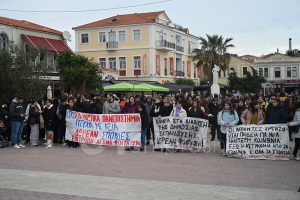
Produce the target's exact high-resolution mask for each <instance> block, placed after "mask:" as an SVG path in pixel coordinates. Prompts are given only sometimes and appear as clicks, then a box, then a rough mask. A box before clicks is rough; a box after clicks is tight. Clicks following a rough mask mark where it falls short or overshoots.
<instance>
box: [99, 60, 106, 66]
mask: <svg viewBox="0 0 300 200" xmlns="http://www.w3.org/2000/svg"><path fill="white" fill-rule="evenodd" d="M99 64H100V65H101V66H102V67H104V68H106V58H99Z"/></svg>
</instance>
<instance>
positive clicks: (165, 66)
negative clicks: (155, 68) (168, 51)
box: [164, 58, 168, 76]
mask: <svg viewBox="0 0 300 200" xmlns="http://www.w3.org/2000/svg"><path fill="white" fill-rule="evenodd" d="M167 62H168V58H164V72H165V76H167V75H168V64H167Z"/></svg>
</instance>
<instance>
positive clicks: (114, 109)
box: [103, 93, 121, 114]
mask: <svg viewBox="0 0 300 200" xmlns="http://www.w3.org/2000/svg"><path fill="white" fill-rule="evenodd" d="M106 98H107V101H106V102H105V103H104V105H103V114H119V113H121V109H120V105H119V103H118V102H117V101H115V100H114V99H113V96H112V94H111V93H109V94H107V96H106Z"/></svg>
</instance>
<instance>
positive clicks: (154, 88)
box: [136, 83, 170, 92]
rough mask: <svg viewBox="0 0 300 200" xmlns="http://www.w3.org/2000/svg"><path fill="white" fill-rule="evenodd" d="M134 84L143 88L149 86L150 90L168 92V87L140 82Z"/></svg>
mask: <svg viewBox="0 0 300 200" xmlns="http://www.w3.org/2000/svg"><path fill="white" fill-rule="evenodd" d="M136 86H141V87H143V88H150V89H151V91H152V92H169V91H170V89H169V88H165V87H159V86H155V85H150V84H147V83H141V84H138V85H136Z"/></svg>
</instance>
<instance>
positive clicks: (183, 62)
mask: <svg viewBox="0 0 300 200" xmlns="http://www.w3.org/2000/svg"><path fill="white" fill-rule="evenodd" d="M184 69H185V61H184V60H183V61H182V72H184Z"/></svg>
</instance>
